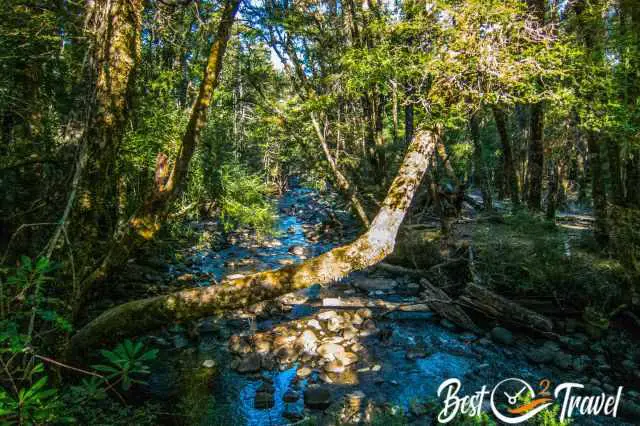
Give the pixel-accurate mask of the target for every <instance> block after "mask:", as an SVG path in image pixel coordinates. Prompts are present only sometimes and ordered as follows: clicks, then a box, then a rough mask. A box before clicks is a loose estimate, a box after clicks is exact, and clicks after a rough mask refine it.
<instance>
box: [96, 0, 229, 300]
mask: <svg viewBox="0 0 640 426" xmlns="http://www.w3.org/2000/svg"><path fill="white" fill-rule="evenodd" d="M239 6H240V0H226V1H225V3H224V6H223V9H222V12H221V17H220V22H219V24H218V29H217V32H216V35H215V39H214V42H213V44H212V45H211V49H210V52H209V57H208V60H207V64H206V67H205V70H204V75H203V77H202V82H201V84H200V91H199V93H198V97H197V99H196V101H195V103H194V105H193V109H192V111H191V116H190V118H189V122H188V124H187V128H186V130H185V132H184V135H183V137H182V141H181V145H180V149H179V151H178V155H177V157H176V159H175V161H174V163H173V167H171V169H170V170H169V167H168V165H167V163H166V160H163V159H164V158H165V157H163V156H162V155H159V156H158V160H159V161H158V163H157V165H156V167H157V170H156V176H155V187H154V190H153V192H152V193H151V194H150V195H149V196H148V197H147V199H146V200H145V201H144V203H143V204H142V206H141V207H140V208H139V209H138V210H137V211H136V213H135V214H134V215H133V216H132V217H131V218H130V219H129V220H128V221H125V222H124V223H123V225H122V226H121V227H120V229H119V230H118V231H117V232H116V233H115V235H114V237H113V238H112V242H111V247H110V249H109V251H108V254H107V256H106V257H105V259H104V260H103V262H102V264H101V265H100V267H99V268H97V269H96V270H95V271H94V272H93V273H92V274H91V276H89V277H88V278H87V280H86V282H85V285H84V287H85V288H86V289H85V292H86V291H87V290H88V288H89V286H90V285H91V283H93V282H95V281H96V280H99V279H102V278H104V277H105V276H107V275H108V274H109V272H110V271H111V270H113V268H115V267H118V266H120V265H122V264H123V263H124V262H125V261H126V260H127V258H128V257H129V255H130V253H131V252H132V251H133V250H135V249H136V248H138V247H140V245H141V244H142V243H144V242H145V241H148V240H150V239H152V238H153V237H154V236H155V234H156V233H157V232H158V230H159V229H160V227H161V225H162V224H163V222H164V221H165V219H166V216H167V213H168V208H169V207H170V205H171V203H172V202H173V201H174V200H175V199H176V197H177V196H178V195H179V194H180V191H181V190H182V188H183V186H184V185H185V183H186V180H187V175H188V172H189V164H190V162H191V158H192V157H193V154H194V152H195V149H196V147H197V145H198V143H199V141H200V137H201V133H202V129H203V128H204V127H205V125H206V123H207V112H208V109H209V105H210V103H211V99H212V97H213V93H214V91H215V89H216V87H217V86H218V83H219V77H220V71H221V70H222V62H223V58H224V54H225V51H226V48H227V43H228V41H229V38H230V36H231V28H232V26H233V22H234V20H235V15H236V13H237V12H238V8H239Z"/></svg>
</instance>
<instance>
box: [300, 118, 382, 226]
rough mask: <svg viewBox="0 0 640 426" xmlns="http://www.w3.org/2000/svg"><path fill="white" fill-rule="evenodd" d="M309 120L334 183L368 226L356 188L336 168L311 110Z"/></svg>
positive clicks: (361, 220) (323, 135)
mask: <svg viewBox="0 0 640 426" xmlns="http://www.w3.org/2000/svg"><path fill="white" fill-rule="evenodd" d="M311 122H312V124H313V128H314V129H315V131H316V135H317V136H318V140H319V141H320V145H321V146H322V151H323V152H324V155H325V158H326V159H327V162H328V163H329V167H330V168H331V172H332V173H333V176H334V177H335V181H336V184H337V185H338V189H339V190H340V192H341V193H342V194H343V195H344V197H345V198H346V199H347V201H349V203H351V206H352V207H353V210H354V211H355V213H356V216H358V219H360V222H362V224H363V225H364V226H365V227H367V228H368V227H369V225H370V222H369V217H368V216H367V212H366V210H365V209H364V206H363V205H362V203H361V202H360V198H358V194H357V192H356V189H355V188H354V187H353V186H352V185H351V183H349V180H348V179H347V178H346V177H345V176H344V175H343V174H342V172H341V171H340V169H339V168H338V164H337V163H336V161H335V159H334V158H333V155H331V152H330V151H329V145H328V144H327V139H326V137H325V133H324V132H323V131H322V129H321V128H320V123H319V122H318V119H317V118H316V116H315V114H314V113H313V112H312V113H311Z"/></svg>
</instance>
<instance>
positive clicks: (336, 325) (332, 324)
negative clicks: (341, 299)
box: [327, 316, 344, 333]
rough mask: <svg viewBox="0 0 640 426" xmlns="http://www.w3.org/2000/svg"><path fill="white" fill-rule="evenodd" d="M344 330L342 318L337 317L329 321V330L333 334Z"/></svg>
mask: <svg viewBox="0 0 640 426" xmlns="http://www.w3.org/2000/svg"><path fill="white" fill-rule="evenodd" d="M343 328H344V320H343V319H342V317H339V316H335V317H333V318H330V319H329V321H327V329H328V330H329V331H331V332H333V333H335V332H337V331H340V330H342V329H343Z"/></svg>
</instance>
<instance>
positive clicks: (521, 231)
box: [474, 212, 630, 312]
mask: <svg viewBox="0 0 640 426" xmlns="http://www.w3.org/2000/svg"><path fill="white" fill-rule="evenodd" d="M592 240H593V238H592V237H591V236H590V234H589V233H588V232H587V231H584V232H581V233H577V232H575V231H567V230H565V229H562V228H560V227H557V226H556V225H555V224H554V223H552V222H548V221H546V220H544V219H542V218H540V217H537V216H532V215H530V214H528V213H525V212H518V213H515V214H514V215H512V216H507V217H506V218H505V223H503V224H499V223H483V222H481V223H479V224H478V227H477V228H476V230H475V232H474V246H475V247H476V265H477V271H478V273H479V274H480V276H481V278H482V280H483V282H485V283H486V284H487V285H488V286H489V287H491V288H493V289H494V290H496V291H497V292H499V293H501V294H505V295H507V296H510V297H514V298H517V299H536V300H543V301H545V300H546V301H552V302H553V303H555V304H558V305H560V306H570V307H573V308H574V309H583V308H584V307H586V306H590V307H591V308H593V309H596V310H598V311H600V312H611V311H612V310H613V309H615V308H616V306H617V304H618V303H620V300H621V299H622V297H623V294H624V292H625V291H627V288H628V283H629V279H630V278H629V274H628V270H627V269H626V268H625V267H624V266H623V265H622V263H621V262H620V261H618V260H616V259H613V258H610V257H607V256H605V255H604V254H603V253H602V252H600V251H599V250H597V249H596V248H595V246H594V244H593V243H592Z"/></svg>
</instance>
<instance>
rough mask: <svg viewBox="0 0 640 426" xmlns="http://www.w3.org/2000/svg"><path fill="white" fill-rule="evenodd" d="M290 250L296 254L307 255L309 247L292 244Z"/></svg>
mask: <svg viewBox="0 0 640 426" xmlns="http://www.w3.org/2000/svg"><path fill="white" fill-rule="evenodd" d="M288 251H289V253H291V254H292V255H294V256H306V254H307V249H306V248H304V247H303V246H291V247H289V250H288Z"/></svg>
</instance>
